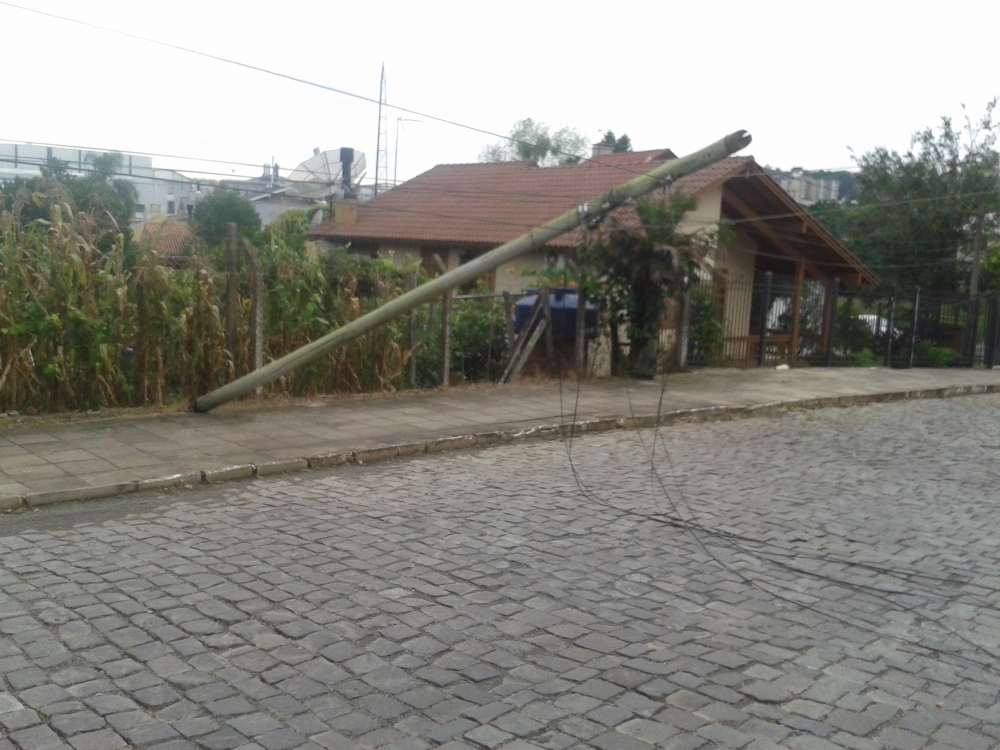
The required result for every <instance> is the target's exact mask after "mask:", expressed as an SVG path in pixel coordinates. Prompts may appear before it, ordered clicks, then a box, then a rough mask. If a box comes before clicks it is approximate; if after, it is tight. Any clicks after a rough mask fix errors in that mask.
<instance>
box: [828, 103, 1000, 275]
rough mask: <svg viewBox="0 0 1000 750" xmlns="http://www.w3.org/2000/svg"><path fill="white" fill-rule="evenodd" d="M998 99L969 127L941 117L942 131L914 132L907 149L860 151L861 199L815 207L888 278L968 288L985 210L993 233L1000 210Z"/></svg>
mask: <svg viewBox="0 0 1000 750" xmlns="http://www.w3.org/2000/svg"><path fill="white" fill-rule="evenodd" d="M995 105H996V100H994V101H993V102H991V103H990V104H989V105H987V107H986V113H985V114H984V115H983V117H982V118H981V119H980V120H979V121H978V122H973V121H972V120H970V119H969V118H968V117H966V122H965V127H964V128H962V129H956V128H955V127H954V126H953V125H952V121H951V120H950V119H949V118H947V117H944V118H942V119H941V125H940V127H939V128H938V129H937V130H934V129H932V128H927V129H925V130H922V131H920V132H918V133H915V134H914V136H913V139H912V141H911V147H910V150H908V151H907V152H906V153H904V154H900V153H898V152H896V151H891V150H889V149H887V148H884V147H880V148H876V149H874V150H872V151H869V152H868V153H866V154H864V155H862V156H861V157H858V158H855V162H856V163H857V165H858V167H859V170H858V172H857V174H856V175H855V178H856V181H857V195H856V197H855V200H854V201H853V202H850V203H846V204H834V203H819V204H815V205H814V206H813V207H812V208H811V212H812V213H814V214H815V215H816V216H817V218H819V219H820V221H822V222H823V224H824V225H825V226H826V227H827V228H828V229H830V231H832V232H833V233H834V234H835V235H836V236H837V237H838V238H839V239H840V240H841V241H842V242H843V243H844V244H845V245H846V246H847V247H848V249H850V250H851V251H852V252H853V253H854V254H855V255H857V256H858V257H859V258H860V259H861V260H862V261H863V262H865V263H866V264H869V265H871V266H872V267H873V269H874V270H875V272H876V273H877V274H879V276H880V277H881V278H882V279H883V281H886V282H888V283H896V284H899V285H902V286H905V287H911V286H914V285H918V284H919V285H920V286H921V287H924V288H928V289H938V290H959V289H968V278H969V273H970V269H971V260H972V250H973V246H974V242H975V237H976V232H977V219H978V217H979V214H980V211H981V210H982V211H983V214H984V220H983V222H982V231H983V232H984V234H986V235H989V234H990V233H991V232H993V231H995V229H996V226H997V224H996V219H997V214H998V211H1000V193H998V187H1000V168H998V156H997V152H996V148H995V146H996V133H995V130H994V128H995V124H994V123H993V120H992V118H993V109H994V106H995ZM981 206H982V208H980V207H981Z"/></svg>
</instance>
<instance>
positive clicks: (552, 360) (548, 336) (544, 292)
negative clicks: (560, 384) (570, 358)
mask: <svg viewBox="0 0 1000 750" xmlns="http://www.w3.org/2000/svg"><path fill="white" fill-rule="evenodd" d="M538 293H539V294H540V295H541V300H542V315H544V316H545V357H546V359H547V360H548V364H549V377H550V378H555V377H556V375H557V373H556V348H555V343H554V342H553V341H552V308H551V306H550V305H549V288H548V287H542V288H541V289H540V290H539V291H538Z"/></svg>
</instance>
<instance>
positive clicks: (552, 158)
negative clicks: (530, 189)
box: [479, 117, 588, 167]
mask: <svg viewBox="0 0 1000 750" xmlns="http://www.w3.org/2000/svg"><path fill="white" fill-rule="evenodd" d="M587 145H588V144H587V139H586V138H585V137H584V136H582V135H580V134H579V133H578V132H576V131H575V130H573V129H572V128H568V127H565V128H560V129H559V130H557V131H555V132H554V133H553V132H552V131H551V130H550V128H549V126H548V125H545V124H544V123H541V122H535V121H534V120H532V119H531V118H530V117H528V118H526V119H524V120H519V121H518V122H516V123H514V127H513V128H511V130H510V137H509V138H508V139H505V140H502V141H497V142H496V143H494V144H491V145H489V146H486V147H485V148H484V149H483V150H482V152H480V154H479V161H481V162H501V161H525V160H527V161H533V162H535V163H536V164H538V166H540V167H552V166H556V165H559V166H562V165H566V164H576V163H577V162H579V161H580V159H582V158H583V157H584V156H585V155H586V153H587Z"/></svg>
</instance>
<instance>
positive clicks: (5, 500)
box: [0, 495, 25, 513]
mask: <svg viewBox="0 0 1000 750" xmlns="http://www.w3.org/2000/svg"><path fill="white" fill-rule="evenodd" d="M24 506H25V502H24V498H23V497H21V496H20V495H9V496H7V497H0V513H6V512H8V511H12V510H20V509H21V508H23V507H24Z"/></svg>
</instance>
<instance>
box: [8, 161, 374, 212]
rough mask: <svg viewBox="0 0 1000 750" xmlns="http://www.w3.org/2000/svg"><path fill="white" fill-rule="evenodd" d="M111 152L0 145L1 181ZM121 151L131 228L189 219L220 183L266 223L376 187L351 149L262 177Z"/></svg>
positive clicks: (76, 166) (364, 196)
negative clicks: (196, 170)
mask: <svg viewBox="0 0 1000 750" xmlns="http://www.w3.org/2000/svg"><path fill="white" fill-rule="evenodd" d="M108 153H110V152H107V151H92V150H85V149H74V148H63V147H59V146H38V145H34V144H31V143H17V144H0V182H4V181H7V180H13V179H15V178H17V177H22V178H25V179H30V178H32V177H39V176H40V175H41V174H42V169H43V168H44V167H47V166H55V165H57V164H59V165H62V166H64V167H65V169H66V171H67V173H68V174H70V175H73V176H75V177H84V176H86V175H89V174H93V173H94V172H95V168H94V160H95V158H97V157H99V156H105V155H107V154H108ZM120 156H121V159H122V162H121V166H120V168H119V169H118V171H117V173H116V174H115V175H114V176H115V177H116V178H121V179H126V180H129V181H130V182H131V183H132V184H133V185H134V186H135V189H136V193H137V198H136V205H135V216H134V217H133V228H135V227H137V226H138V225H140V224H143V223H146V222H149V221H153V220H156V219H159V218H160V217H178V218H181V219H191V218H192V216H193V214H194V209H195V206H197V204H198V201H199V200H201V199H203V198H204V197H206V196H208V195H210V194H211V193H212V191H213V190H215V189H216V188H222V189H225V190H232V191H234V192H236V193H238V194H239V195H241V196H243V197H244V198H246V199H248V200H249V201H250V202H251V203H253V205H254V208H255V209H256V211H257V214H258V215H259V216H260V218H261V221H262V222H263V223H264V224H265V225H267V224H270V223H271V222H272V221H273V220H274V219H275V218H277V217H278V216H280V215H281V214H282V213H284V212H285V211H288V210H290V209H301V210H303V211H305V210H308V209H309V208H311V207H312V206H315V205H317V204H323V203H327V202H329V201H331V200H344V199H345V198H347V199H357V201H358V202H359V203H365V202H366V201H368V200H371V198H373V197H374V186H372V185H361V184H360V182H361V179H362V177H363V176H364V173H365V155H364V154H363V153H362V152H361V151H356V150H355V149H353V148H342V149H333V150H331V151H320V150H319V149H316V150H314V152H313V155H312V156H311V157H310V158H308V159H306V160H305V161H303V162H302V163H301V164H299V165H298V166H297V167H296V168H295V169H294V170H292V172H291V173H289V174H288V175H287V176H282V175H281V171H280V168H279V166H278V165H277V164H265V165H264V170H263V173H262V174H261V175H260V176H259V177H254V178H251V179H222V180H218V181H216V180H195V179H192V178H190V177H188V176H186V175H184V174H181V173H180V172H178V171H176V170H173V169H160V168H157V167H154V166H153V160H152V158H151V157H149V156H139V155H136V154H128V153H120Z"/></svg>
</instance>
